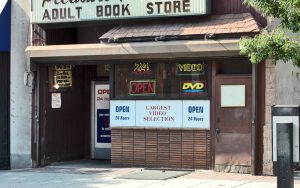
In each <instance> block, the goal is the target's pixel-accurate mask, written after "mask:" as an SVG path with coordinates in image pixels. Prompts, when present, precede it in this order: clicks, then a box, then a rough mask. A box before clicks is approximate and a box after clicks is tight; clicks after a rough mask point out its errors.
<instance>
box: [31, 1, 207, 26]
mask: <svg viewBox="0 0 300 188" xmlns="http://www.w3.org/2000/svg"><path fill="white" fill-rule="evenodd" d="M210 1H211V0H34V1H32V3H33V11H32V13H33V14H32V22H33V23H57V22H81V21H93V20H113V19H132V18H145V17H162V16H187V15H205V14H209V13H210Z"/></svg>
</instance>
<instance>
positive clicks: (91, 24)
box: [26, 0, 265, 174]
mask: <svg viewBox="0 0 300 188" xmlns="http://www.w3.org/2000/svg"><path fill="white" fill-rule="evenodd" d="M222 2H223V1H222ZM143 3H144V4H143ZM221 4H222V3H220V2H219V1H201V2H200V1H189V0H186V1H166V2H154V1H153V2H152V1H151V2H148V1H147V3H146V2H143V1H140V2H139V3H136V4H135V3H132V4H130V3H128V4H127V2H123V3H118V2H106V3H104V4H101V3H96V2H94V1H91V2H89V1H87V2H82V3H77V4H76V3H71V2H67V3H65V5H58V4H57V3H54V2H52V1H44V2H43V1H41V2H40V4H33V17H32V19H33V22H34V23H36V24H37V25H38V26H35V27H37V28H42V29H40V30H39V29H38V30H36V31H40V32H41V33H43V34H42V35H38V36H39V37H40V38H39V41H44V45H46V46H31V47H28V48H27V50H26V51H27V54H28V55H29V57H30V58H31V66H32V67H34V68H33V71H35V72H36V76H37V83H38V84H37V86H38V87H37V89H36V91H35V97H34V98H35V104H36V105H33V106H36V109H38V110H33V111H37V114H36V116H35V117H38V118H35V120H34V121H33V122H34V123H33V125H32V134H33V140H34V142H33V143H32V148H33V152H32V159H33V161H36V164H38V165H47V164H49V163H52V162H57V161H63V160H73V159H80V158H92V159H111V164H112V166H122V167H132V166H140V167H155V168H158V167H165V168H184V169H186V168H188V169H214V170H216V171H226V172H241V173H253V174H256V173H261V171H262V169H261V168H262V151H261V149H262V141H261V140H262V133H261V131H260V129H262V125H263V119H264V117H262V116H261V117H260V116H259V115H258V114H262V113H259V112H263V111H264V97H263V96H264V92H265V91H264V85H262V84H261V83H259V82H257V80H258V79H259V78H262V79H264V76H263V75H264V66H263V64H262V66H260V67H258V66H256V65H252V64H251V63H250V62H249V61H248V59H247V58H246V57H244V56H241V55H240V54H239V46H238V42H239V38H240V37H242V36H250V37H251V36H254V35H255V34H257V33H259V32H260V26H259V25H260V24H263V23H264V19H262V18H261V17H260V16H259V15H258V14H257V13H255V11H253V10H250V9H247V8H245V7H244V5H242V2H240V1H234V2H232V5H231V4H227V3H225V1H224V4H222V5H221ZM58 7H59V8H58ZM137 7H140V10H139V9H137ZM143 7H144V8H145V10H144V9H143ZM37 10H38V11H37ZM137 10H139V11H137ZM95 11H96V12H95ZM251 12H252V14H251ZM93 15H94V16H95V15H96V17H93ZM157 17H161V18H157ZM162 17H163V18H162ZM92 18H93V19H92ZM121 18H122V19H121ZM257 20H261V21H262V23H259V21H257ZM71 22H72V23H71ZM82 23H87V25H84V24H82ZM64 24H66V26H64ZM81 24H82V25H81ZM41 36H44V37H41ZM99 37H100V38H99ZM97 41H98V42H97ZM97 43H98V44H97ZM258 96H260V97H258Z"/></svg>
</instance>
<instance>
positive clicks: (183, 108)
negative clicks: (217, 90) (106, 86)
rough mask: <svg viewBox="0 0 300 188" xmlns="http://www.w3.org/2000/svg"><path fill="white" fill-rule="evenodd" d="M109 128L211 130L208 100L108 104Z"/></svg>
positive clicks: (113, 102) (117, 102)
mask: <svg viewBox="0 0 300 188" xmlns="http://www.w3.org/2000/svg"><path fill="white" fill-rule="evenodd" d="M110 127H151V128H203V129H209V128H210V101H209V100H111V101H110Z"/></svg>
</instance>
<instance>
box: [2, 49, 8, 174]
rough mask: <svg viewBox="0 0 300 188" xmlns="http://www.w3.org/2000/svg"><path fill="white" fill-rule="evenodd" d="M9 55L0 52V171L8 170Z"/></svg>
mask: <svg viewBox="0 0 300 188" xmlns="http://www.w3.org/2000/svg"><path fill="white" fill-rule="evenodd" d="M9 56H10V54H9V53H1V52H0V88H1V89H0V170H4V169H9V168H10V129H9V127H10V126H9V124H10V123H9V121H10V119H9V116H10V113H9V112H10V110H9V101H10V99H9V96H10V95H9V91H10V86H9V83H10V57H9Z"/></svg>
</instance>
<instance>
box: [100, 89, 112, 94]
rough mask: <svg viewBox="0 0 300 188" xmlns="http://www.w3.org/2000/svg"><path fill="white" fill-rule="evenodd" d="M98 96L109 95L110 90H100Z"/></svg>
mask: <svg viewBox="0 0 300 188" xmlns="http://www.w3.org/2000/svg"><path fill="white" fill-rule="evenodd" d="M98 94H99V95H101V94H109V89H98Z"/></svg>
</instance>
